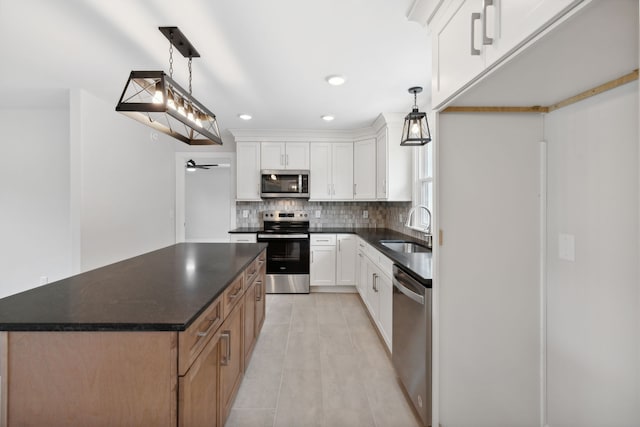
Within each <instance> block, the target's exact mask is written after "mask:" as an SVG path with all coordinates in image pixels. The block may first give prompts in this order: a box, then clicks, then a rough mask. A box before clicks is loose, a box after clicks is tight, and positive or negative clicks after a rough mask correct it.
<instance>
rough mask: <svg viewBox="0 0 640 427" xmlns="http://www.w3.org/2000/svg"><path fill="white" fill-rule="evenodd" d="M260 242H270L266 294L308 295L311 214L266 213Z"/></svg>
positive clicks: (297, 212) (302, 212) (259, 237)
mask: <svg viewBox="0 0 640 427" xmlns="http://www.w3.org/2000/svg"><path fill="white" fill-rule="evenodd" d="M262 219H263V223H264V225H263V230H262V231H261V232H260V233H258V242H265V243H268V244H269V246H268V247H267V276H266V292H267V293H268V294H308V293H309V243H310V242H309V215H308V213H307V212H304V211H265V212H264V213H263V214H262Z"/></svg>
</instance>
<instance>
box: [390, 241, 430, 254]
mask: <svg viewBox="0 0 640 427" xmlns="http://www.w3.org/2000/svg"><path fill="white" fill-rule="evenodd" d="M380 244H381V245H382V246H384V247H386V248H389V249H391V250H392V251H396V252H402V253H405V254H412V253H416V252H429V248H427V247H426V246H422V245H420V244H418V243H415V242H405V241H404V240H380Z"/></svg>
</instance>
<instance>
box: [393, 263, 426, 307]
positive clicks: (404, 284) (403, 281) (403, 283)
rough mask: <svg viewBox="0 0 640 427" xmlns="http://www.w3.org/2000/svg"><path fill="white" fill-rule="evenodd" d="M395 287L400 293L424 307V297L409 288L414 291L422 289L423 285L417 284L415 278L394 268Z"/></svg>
mask: <svg viewBox="0 0 640 427" xmlns="http://www.w3.org/2000/svg"><path fill="white" fill-rule="evenodd" d="M393 286H394V287H396V288H397V289H398V290H399V291H400V292H402V293H403V294H405V295H406V296H407V297H409V298H411V299H412V300H413V301H415V302H417V303H418V304H420V305H424V295H420V294H419V293H417V292H415V291H414V290H412V289H409V287H412V288H414V289H420V288H419V287H421V286H422V285H420V284H419V283H417V282H416V281H415V280H414V279H413V278H411V277H410V276H409V275H407V274H406V273H405V272H403V271H402V270H400V269H399V268H397V267H396V266H394V267H393Z"/></svg>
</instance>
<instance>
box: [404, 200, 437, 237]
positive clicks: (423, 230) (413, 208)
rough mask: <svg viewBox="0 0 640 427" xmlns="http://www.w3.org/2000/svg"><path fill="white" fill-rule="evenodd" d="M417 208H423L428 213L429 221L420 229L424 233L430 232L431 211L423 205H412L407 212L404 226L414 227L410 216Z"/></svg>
mask: <svg viewBox="0 0 640 427" xmlns="http://www.w3.org/2000/svg"><path fill="white" fill-rule="evenodd" d="M418 208H421V209H424V210H425V211H427V213H428V214H429V221H428V222H427V226H426V227H425V228H423V229H420V230H422V232H423V233H425V234H431V211H430V210H429V208H428V207H426V206H425V205H415V206H414V207H412V208H411V210H409V213H408V214H407V222H406V224H405V227H409V228H415V227H414V226H412V225H411V216H412V215H413V214H414V212H415V211H416V209H418Z"/></svg>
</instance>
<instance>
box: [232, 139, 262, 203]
mask: <svg viewBox="0 0 640 427" xmlns="http://www.w3.org/2000/svg"><path fill="white" fill-rule="evenodd" d="M236 199H237V200H260V143H259V142H237V143H236Z"/></svg>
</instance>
